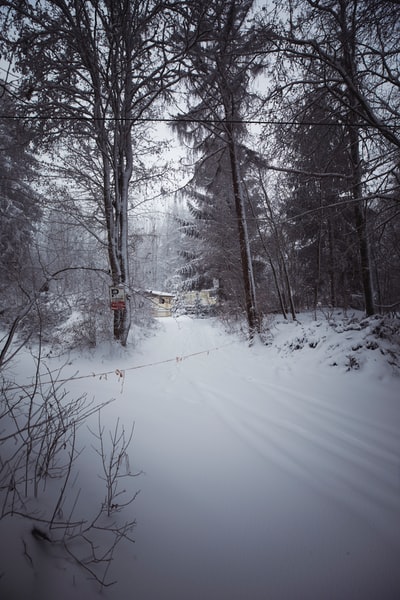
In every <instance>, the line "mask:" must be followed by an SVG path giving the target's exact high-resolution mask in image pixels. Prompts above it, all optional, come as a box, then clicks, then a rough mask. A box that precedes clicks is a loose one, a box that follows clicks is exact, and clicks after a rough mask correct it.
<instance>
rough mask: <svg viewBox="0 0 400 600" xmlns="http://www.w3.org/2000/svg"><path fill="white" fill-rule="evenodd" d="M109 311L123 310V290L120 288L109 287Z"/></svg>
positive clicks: (124, 305)
mask: <svg viewBox="0 0 400 600" xmlns="http://www.w3.org/2000/svg"><path fill="white" fill-rule="evenodd" d="M110 302H111V310H124V308H125V307H126V304H125V290H124V288H123V287H122V286H110Z"/></svg>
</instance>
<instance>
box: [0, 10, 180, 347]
mask: <svg viewBox="0 0 400 600" xmlns="http://www.w3.org/2000/svg"><path fill="white" fill-rule="evenodd" d="M2 5H3V9H2V10H3V12H2V17H3V18H2V23H1V24H2V28H1V31H2V44H3V47H4V48H5V49H6V50H7V52H8V56H9V59H10V60H13V67H14V68H16V69H17V70H18V72H19V73H20V74H21V79H20V86H19V89H18V90H17V92H16V93H17V94H18V97H19V104H20V112H19V116H20V117H21V118H22V117H24V118H25V119H26V121H27V122H29V123H30V125H31V126H32V124H35V129H36V131H37V134H38V138H37V139H38V140H39V142H40V146H41V147H42V148H43V147H44V148H46V149H50V148H54V145H55V143H56V142H57V141H60V140H63V139H64V138H65V136H66V135H68V136H74V137H75V139H76V140H79V139H82V138H83V139H84V140H86V143H88V142H87V141H88V140H90V142H89V146H90V150H91V152H92V153H93V154H94V155H95V156H96V157H97V159H96V160H97V162H98V164H99V165H101V202H102V212H103V214H102V221H103V224H104V228H105V231H106V235H107V251H108V262H109V268H110V279H111V281H110V283H111V284H112V285H114V286H122V287H123V288H125V290H126V292H128V291H129V286H130V276H129V261H128V193H129V185H130V182H131V180H132V175H133V171H134V156H135V153H136V154H139V153H140V151H141V148H140V144H139V142H140V141H142V140H143V138H142V136H141V134H140V131H141V128H143V120H145V119H146V118H149V117H151V114H152V113H151V110H152V107H154V103H155V102H156V100H157V99H158V98H160V97H161V96H162V95H163V94H166V91H167V89H168V87H169V86H171V85H172V84H173V83H174V82H176V81H177V80H179V77H180V75H179V69H178V67H177V64H178V63H179V59H180V58H181V57H182V55H183V53H184V52H185V41H186V40H183V42H182V44H181V45H179V46H176V44H175V41H174V21H175V18H176V16H175V15H179V14H181V13H183V14H184V11H185V6H186V5H185V4H182V3H179V5H178V4H177V3H174V2H171V3H168V2H167V3H165V2H161V1H160V0H146V1H145V2H131V1H130V0H118V1H110V0H102V1H101V2H97V1H94V0H90V1H83V0H78V1H72V0H55V1H52V2H49V1H46V2H43V3H41V4H40V5H36V4H35V5H33V4H31V3H21V2H19V1H16V0H9V1H5V2H3V3H2ZM77 146H78V147H79V144H78V145H77ZM61 156H62V153H61ZM61 160H62V158H61ZM129 306H130V305H129V300H128V301H127V303H126V307H125V308H121V309H118V310H115V311H114V337H115V339H116V340H118V341H119V342H120V343H121V344H122V345H125V344H126V340H127V336H128V332H129V327H130V308H129Z"/></svg>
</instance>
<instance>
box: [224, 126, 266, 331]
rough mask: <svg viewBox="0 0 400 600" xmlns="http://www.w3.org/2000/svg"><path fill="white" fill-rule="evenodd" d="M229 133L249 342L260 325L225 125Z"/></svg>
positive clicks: (239, 193)
mask: <svg viewBox="0 0 400 600" xmlns="http://www.w3.org/2000/svg"><path fill="white" fill-rule="evenodd" d="M227 128H228V131H229V138H228V145H229V160H230V167H231V175H232V188H233V196H234V201H235V211H236V217H237V225H238V233H239V245H240V258H241V265H242V275H243V286H244V294H245V305H246V316H247V324H248V328H249V339H250V342H252V341H253V340H254V337H255V335H256V333H259V331H260V323H259V319H258V313H257V305H256V292H255V283H254V274H253V265H252V260H251V252H250V242H249V236H248V231H247V221H246V214H245V207H244V199H243V194H242V190H241V182H240V175H239V168H238V163H237V156H236V146H235V140H234V139H233V132H232V126H231V124H228V125H227Z"/></svg>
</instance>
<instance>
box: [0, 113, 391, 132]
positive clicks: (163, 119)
mask: <svg viewBox="0 0 400 600" xmlns="http://www.w3.org/2000/svg"><path fill="white" fill-rule="evenodd" d="M0 119H5V120H30V121H50V120H53V121H61V122H64V121H76V122H80V121H81V122H85V123H93V122H94V123H95V122H121V123H123V122H131V123H198V124H206V125H221V124H222V125H223V124H225V123H226V124H231V125H279V126H282V127H284V126H293V125H299V126H304V127H356V128H368V127H374V125H370V124H368V123H352V124H349V123H338V122H335V123H334V122H332V121H329V122H327V121H283V120H273V119H259V120H258V119H199V118H193V117H177V118H173V117H139V118H123V117H84V116H76V117H74V116H71V115H69V116H65V117H63V116H55V117H50V116H46V115H32V116H29V115H25V116H22V115H1V114H0ZM385 127H386V128H390V129H396V128H397V126H396V125H390V124H385Z"/></svg>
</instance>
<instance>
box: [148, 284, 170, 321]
mask: <svg viewBox="0 0 400 600" xmlns="http://www.w3.org/2000/svg"><path fill="white" fill-rule="evenodd" d="M146 297H147V298H148V299H149V300H150V302H151V303H152V313H153V317H171V316H172V306H173V303H174V298H175V296H174V294H169V293H167V292H155V291H153V290H148V291H147V292H146Z"/></svg>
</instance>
